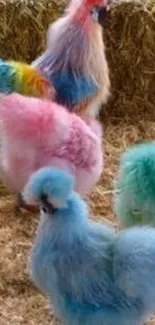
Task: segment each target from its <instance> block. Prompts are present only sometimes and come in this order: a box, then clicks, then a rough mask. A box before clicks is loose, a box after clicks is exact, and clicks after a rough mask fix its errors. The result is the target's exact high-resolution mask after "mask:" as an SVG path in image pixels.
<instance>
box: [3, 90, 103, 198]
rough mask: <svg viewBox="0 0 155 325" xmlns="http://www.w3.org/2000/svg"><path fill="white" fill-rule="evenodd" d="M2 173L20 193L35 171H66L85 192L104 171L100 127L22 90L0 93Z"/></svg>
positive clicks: (91, 120) (81, 192) (7, 181)
mask: <svg viewBox="0 0 155 325" xmlns="http://www.w3.org/2000/svg"><path fill="white" fill-rule="evenodd" d="M0 121H1V129H0V130H1V156H0V168H1V174H2V177H3V179H4V181H5V182H6V184H7V186H8V187H9V188H10V190H12V191H14V192H16V193H19V192H21V191H22V190H23V187H24V186H25V184H26V183H27V181H28V179H29V177H30V176H31V174H32V173H33V172H35V171H36V170H38V169H39V168H42V167H45V166H54V167H59V168H62V169H66V170H68V171H69V172H71V173H72V174H73V175H74V176H75V178H76V187H75V189H76V190H77V191H78V192H79V193H80V194H81V195H86V194H88V193H89V191H90V190H91V189H92V187H93V186H94V185H95V184H96V182H97V181H98V180H99V178H100V175H101V172H102V170H103V154H102V131H101V127H100V124H99V123H98V122H97V121H96V120H94V119H93V118H90V119H89V120H88V121H87V124H86V123H85V122H84V121H83V120H82V119H81V118H80V117H78V116H77V115H75V114H71V113H69V112H68V111H66V109H65V108H63V107H62V106H59V105H57V104H56V103H54V102H50V101H48V100H42V99H38V98H33V97H24V96H22V95H19V94H11V95H8V96H7V95H1V96H0Z"/></svg>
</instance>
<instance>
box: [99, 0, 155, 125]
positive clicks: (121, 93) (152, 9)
mask: <svg viewBox="0 0 155 325" xmlns="http://www.w3.org/2000/svg"><path fill="white" fill-rule="evenodd" d="M104 39H105V43H106V47H107V58H108V62H109V67H110V72H111V82H112V97H111V99H110V101H109V103H108V105H107V107H106V112H107V113H108V115H109V114H111V115H113V116H117V117H125V116H127V117H131V118H132V119H139V118H140V116H141V118H142V115H143V118H151V119H152V118H153V119H154V118H155V0H152V1H150V0H149V1H145V2H144V1H143V2H142V1H141V3H140V2H138V1H137V2H136V1H132V2H125V1H124V2H120V3H117V4H113V5H111V8H110V11H109V13H108V15H107V18H106V21H105V32H104ZM103 114H104V111H103Z"/></svg>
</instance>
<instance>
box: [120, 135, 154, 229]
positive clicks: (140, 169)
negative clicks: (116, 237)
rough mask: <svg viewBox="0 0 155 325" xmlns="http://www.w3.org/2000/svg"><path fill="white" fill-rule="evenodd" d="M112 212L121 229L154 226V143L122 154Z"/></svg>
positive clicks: (139, 145)
mask: <svg viewBox="0 0 155 325" xmlns="http://www.w3.org/2000/svg"><path fill="white" fill-rule="evenodd" d="M114 211H115V213H116V215H117V218H118V220H119V223H120V226H121V227H130V226H133V225H138V224H140V225H147V224H150V225H153V226H155V141H152V142H146V143H141V144H137V145H134V146H132V147H131V148H129V149H128V150H127V151H126V152H125V153H123V155H122V157H121V160H120V165H119V170H118V174H117V176H116V180H115V196H114Z"/></svg>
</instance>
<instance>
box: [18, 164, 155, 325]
mask: <svg viewBox="0 0 155 325" xmlns="http://www.w3.org/2000/svg"><path fill="white" fill-rule="evenodd" d="M73 187H74V179H73V178H72V176H70V175H69V174H68V173H67V172H65V171H62V170H59V169H54V168H53V169H51V168H43V169H41V170H39V171H38V172H36V173H35V174H34V175H33V176H32V178H31V179H30V181H29V182H28V184H27V186H26V188H25V190H24V193H23V196H24V199H25V200H26V202H27V203H31V204H32V202H33V203H34V204H35V203H37V202H40V204H41V221H40V225H39V228H38V233H37V236H36V239H35V243H34V246H33V249H32V255H31V261H30V265H29V267H30V272H31V276H32V279H33V281H34V283H35V284H36V286H37V287H38V288H39V289H40V290H41V291H42V292H43V293H44V294H45V295H47V297H48V298H49V300H50V303H51V304H53V306H54V308H55V312H56V314H57V316H58V317H59V318H60V320H62V321H63V324H65V325H81V324H82V325H114V324H118V325H139V324H142V323H143V322H145V321H146V320H147V319H148V317H149V316H150V315H151V313H152V312H154V311H155V276H154V275H155V229H154V228H145V227H144V228H133V229H129V230H127V231H124V232H120V233H118V234H116V233H115V231H114V230H113V229H111V228H108V227H107V226H105V225H104V224H102V223H97V222H93V221H91V220H90V219H89V211H88V207H87V204H86V203H85V202H84V201H83V200H82V199H81V197H80V196H79V195H78V194H77V193H75V192H73Z"/></svg>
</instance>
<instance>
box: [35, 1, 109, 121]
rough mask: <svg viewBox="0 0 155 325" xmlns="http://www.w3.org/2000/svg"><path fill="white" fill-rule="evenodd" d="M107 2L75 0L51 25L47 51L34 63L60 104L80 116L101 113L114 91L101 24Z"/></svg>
mask: <svg viewBox="0 0 155 325" xmlns="http://www.w3.org/2000/svg"><path fill="white" fill-rule="evenodd" d="M106 5H107V1H101V0H98V1H95V0H93V1H86V0H81V1H77V0H73V1H71V3H70V4H69V6H68V8H67V10H66V12H65V14H64V16H63V17H61V18H59V19H58V20H57V21H56V22H54V23H53V24H52V25H51V26H50V27H49V30H48V34H47V49H46V51H45V52H44V53H43V54H42V55H41V56H40V57H39V58H37V59H36V60H35V61H34V62H33V63H32V66H33V67H35V68H36V69H38V70H39V71H41V73H42V74H44V75H45V76H46V77H47V78H48V79H49V80H50V81H51V82H52V84H53V86H54V88H55V89H56V101H57V103H59V104H62V105H64V106H65V107H66V108H67V109H68V110H70V111H72V112H76V113H77V114H80V115H86V114H89V115H91V116H96V115H98V113H99V110H100V108H101V105H102V104H103V103H106V102H107V99H108V96H109V92H110V80H109V69H108V65H107V61H106V56H105V47H104V43H103V37H102V27H101V25H100V23H99V21H101V16H102V14H103V12H104V11H103V6H106ZM100 13H101V14H100Z"/></svg>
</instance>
